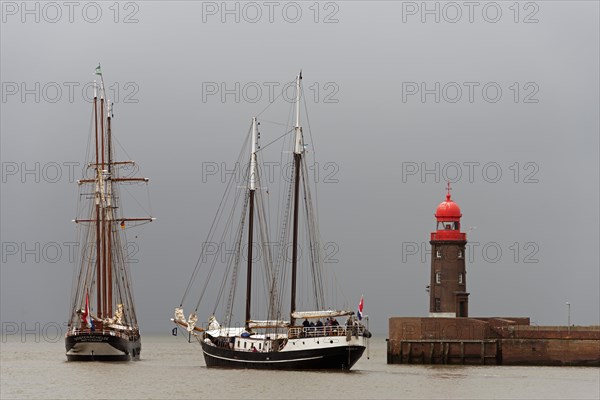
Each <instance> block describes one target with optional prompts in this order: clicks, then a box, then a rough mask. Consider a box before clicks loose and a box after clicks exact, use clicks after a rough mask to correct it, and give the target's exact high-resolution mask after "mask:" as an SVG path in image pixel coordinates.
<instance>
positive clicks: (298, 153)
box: [290, 71, 304, 326]
mask: <svg viewBox="0 0 600 400" xmlns="http://www.w3.org/2000/svg"><path fill="white" fill-rule="evenodd" d="M300 80H302V71H300V74H298V76H297V77H296V127H295V130H296V136H295V143H296V144H295V148H294V227H293V234H292V293H291V301H290V306H291V311H290V325H291V326H294V320H295V319H294V317H293V314H294V312H295V311H296V275H297V269H298V202H299V201H298V200H299V197H300V163H301V161H302V153H303V152H304V142H303V140H302V128H301V127H300Z"/></svg>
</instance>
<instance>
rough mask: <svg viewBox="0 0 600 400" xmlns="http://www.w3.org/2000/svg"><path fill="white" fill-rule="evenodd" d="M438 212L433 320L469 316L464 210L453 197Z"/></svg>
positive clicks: (433, 249)
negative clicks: (463, 226) (462, 210)
mask: <svg viewBox="0 0 600 400" xmlns="http://www.w3.org/2000/svg"><path fill="white" fill-rule="evenodd" d="M450 190H451V188H450V182H448V188H447V191H448V193H447V194H446V201H443V202H442V203H440V205H439V206H438V208H437V210H436V211H435V218H436V220H437V227H436V231H435V232H431V241H430V242H429V243H431V283H430V285H429V316H430V317H468V316H469V293H467V276H466V274H467V272H466V270H465V245H466V244H467V234H466V233H463V232H461V231H460V218H461V217H462V214H461V212H460V207H459V206H458V204H456V203H455V202H454V201H452V199H451V197H450Z"/></svg>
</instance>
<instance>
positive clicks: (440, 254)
mask: <svg viewBox="0 0 600 400" xmlns="http://www.w3.org/2000/svg"><path fill="white" fill-rule="evenodd" d="M435 257H436V258H442V250H440V249H437V250H436V251H435Z"/></svg>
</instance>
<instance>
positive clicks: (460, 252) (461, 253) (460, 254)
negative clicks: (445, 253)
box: [458, 250, 464, 258]
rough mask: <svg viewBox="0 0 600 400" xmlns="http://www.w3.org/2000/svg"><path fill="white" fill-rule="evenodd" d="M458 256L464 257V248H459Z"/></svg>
mask: <svg viewBox="0 0 600 400" xmlns="http://www.w3.org/2000/svg"><path fill="white" fill-rule="evenodd" d="M458 258H464V256H463V251H462V250H458Z"/></svg>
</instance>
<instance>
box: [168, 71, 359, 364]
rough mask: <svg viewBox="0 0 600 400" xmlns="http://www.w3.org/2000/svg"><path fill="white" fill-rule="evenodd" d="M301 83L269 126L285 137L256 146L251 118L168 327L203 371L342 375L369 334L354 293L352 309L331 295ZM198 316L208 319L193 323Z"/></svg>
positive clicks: (297, 81) (254, 122) (255, 129)
mask: <svg viewBox="0 0 600 400" xmlns="http://www.w3.org/2000/svg"><path fill="white" fill-rule="evenodd" d="M301 80H302V73H301V72H300V74H299V75H298V76H297V77H296V79H295V82H291V87H292V88H294V86H295V92H296V93H295V99H294V101H293V102H291V110H290V111H289V113H288V115H290V117H289V119H288V120H287V121H286V122H285V123H284V124H280V123H274V125H277V126H278V127H281V126H282V125H283V128H279V129H282V130H283V133H281V132H279V133H278V134H277V135H274V138H273V140H271V141H270V142H268V143H267V144H265V145H262V144H261V139H260V136H261V134H260V133H259V124H260V122H259V121H258V118H257V117H254V118H252V122H251V125H250V128H249V131H248V134H247V135H246V138H245V140H244V145H243V147H242V151H241V152H240V156H239V158H238V161H237V162H236V164H235V165H236V167H237V168H236V169H237V171H236V172H233V173H229V174H228V180H227V181H226V185H225V186H226V188H225V193H224V194H223V197H222V198H221V200H220V205H219V208H218V210H217V213H216V216H215V217H214V220H213V222H212V224H211V227H210V230H209V233H208V236H207V238H206V241H205V242H204V243H203V244H202V251H201V255H200V257H199V259H198V262H197V264H196V267H195V269H194V271H193V273H192V277H191V279H190V281H189V283H188V286H187V288H186V290H185V292H184V295H183V298H182V300H181V303H180V305H179V307H176V309H175V316H174V318H173V319H172V321H173V322H174V323H175V324H176V325H177V329H179V330H183V331H184V332H186V333H187V334H188V335H189V339H190V340H191V339H192V338H194V339H196V340H197V341H198V342H199V343H200V346H201V348H202V353H203V355H204V360H205V362H206V366H207V367H209V368H212V367H221V368H253V369H287V370H305V369H310V370H312V369H325V370H350V369H351V368H352V367H353V366H354V364H355V363H356V362H357V361H358V360H359V359H360V357H361V356H362V355H363V353H364V351H365V349H366V348H367V343H368V338H369V337H370V336H371V334H370V332H369V331H368V329H367V326H366V324H365V323H364V322H365V321H366V320H367V319H366V318H363V315H362V304H363V301H362V297H361V300H360V302H359V308H358V310H357V312H356V313H355V312H354V311H353V310H352V309H351V307H345V308H344V307H342V308H341V309H340V308H337V307H333V306H332V304H334V303H335V301H336V300H337V297H336V296H334V295H332V294H331V293H330V290H329V289H333V288H334V287H335V286H336V282H337V281H336V280H335V279H331V277H330V276H329V275H330V274H329V273H328V270H327V268H325V264H327V263H326V262H325V261H326V260H325V256H326V255H325V254H324V249H325V248H324V246H323V244H322V243H321V239H320V233H319V227H318V215H317V212H316V207H315V205H316V196H314V195H313V192H314V190H315V189H314V187H313V186H314V184H315V183H316V182H315V179H311V177H312V176H313V175H312V173H311V171H314V168H315V164H314V163H313V164H310V163H309V162H307V157H306V154H307V153H308V152H309V151H310V150H309V149H310V146H309V145H308V144H307V143H305V140H304V135H303V128H302V126H301V124H300V122H301V117H300V108H301V107H300V105H301V101H302V99H303V98H302V86H301ZM294 83H295V84H294ZM261 114H262V113H261ZM261 122H266V123H271V122H272V121H266V119H263V120H262V121H261ZM311 137H312V134H311ZM278 142H279V143H281V151H280V153H279V156H280V157H281V161H280V162H275V163H274V162H272V161H270V164H269V162H266V161H265V160H264V158H265V157H266V156H265V155H264V150H265V149H266V148H267V147H270V148H273V147H277V143H278ZM276 164H278V165H279V166H280V167H281V171H283V172H282V174H281V176H280V179H279V182H280V183H281V185H280V186H279V188H275V187H274V186H276V185H275V184H274V183H275V182H276V181H277V179H274V178H273V176H267V177H266V178H265V177H264V175H265V173H268V172H269V165H271V166H273V165H276ZM271 171H272V168H271ZM286 171H288V172H289V173H286ZM238 172H239V173H238ZM239 177H241V179H238V178H239ZM270 192H271V193H272V194H269V193H270ZM273 192H277V193H273ZM270 197H273V199H270ZM275 197H278V200H277V201H275ZM271 203H277V204H276V205H275V206H274V207H273V205H272V204H271ZM271 208H275V209H276V212H274V213H271V212H270V211H269V210H270V209H271ZM273 226H274V228H273ZM273 230H275V231H276V236H275V237H274V238H271V236H273V235H272V234H271V233H270V232H271V231H273ZM244 269H245V271H244ZM244 280H245V284H244ZM197 282H200V284H198V283H197ZM199 286H200V287H199ZM338 289H339V288H338ZM331 291H335V290H331ZM335 292H337V291H335ZM193 293H194V294H199V299H198V301H197V302H195V301H194V303H195V309H194V310H193V312H191V313H190V314H189V316H188V317H187V318H186V316H185V314H184V310H183V307H184V304H187V303H186V300H187V299H188V298H189V297H190V295H191V294H193ZM238 293H241V294H240V295H238ZM195 297H196V296H195ZM194 303H193V304H194ZM199 313H202V314H203V315H204V316H205V317H204V318H203V320H204V321H206V322H204V323H199V322H198V314H199ZM338 319H339V320H338ZM236 322H237V323H236ZM177 329H176V330H177ZM176 330H174V333H176Z"/></svg>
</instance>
